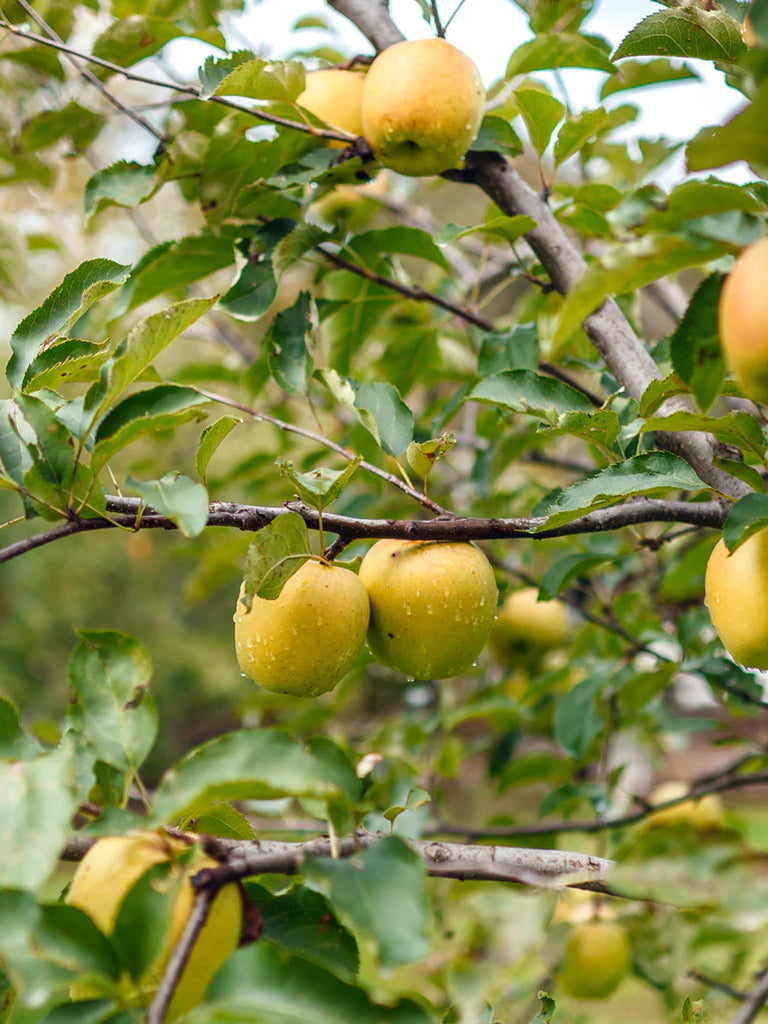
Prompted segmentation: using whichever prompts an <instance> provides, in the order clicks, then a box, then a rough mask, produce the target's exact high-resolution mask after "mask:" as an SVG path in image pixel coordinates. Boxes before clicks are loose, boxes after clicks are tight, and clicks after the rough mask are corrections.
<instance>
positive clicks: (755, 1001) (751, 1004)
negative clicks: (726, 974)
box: [731, 970, 768, 1024]
mask: <svg viewBox="0 0 768 1024" xmlns="http://www.w3.org/2000/svg"><path fill="white" fill-rule="evenodd" d="M767 1000H768V970H765V971H763V973H762V974H761V975H760V979H759V981H758V982H757V984H756V985H755V986H754V987H753V988H751V989H750V990H749V992H747V994H746V996H745V998H744V1002H743V1003H742V1004H741V1006H740V1007H739V1008H738V1010H737V1011H736V1013H734V1015H733V1017H732V1018H731V1024H751V1022H752V1021H753V1020H754V1019H755V1017H757V1015H758V1013H760V1011H761V1010H762V1008H763V1006H765V1003H766V1001H767Z"/></svg>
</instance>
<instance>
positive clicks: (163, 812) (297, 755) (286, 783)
mask: <svg viewBox="0 0 768 1024" xmlns="http://www.w3.org/2000/svg"><path fill="white" fill-rule="evenodd" d="M337 792H338V788H337V785H336V783H335V781H333V780H332V779H331V778H330V777H329V774H328V771H327V769H326V768H325V766H324V765H323V764H322V762H321V761H319V760H318V759H317V758H316V757H313V756H312V755H311V754H309V753H307V751H305V750H304V749H302V747H301V746H300V745H299V744H297V743H294V742H293V741H292V740H290V739H289V738H288V737H287V736H285V735H283V733H280V732H276V731H274V730H271V729H243V730H240V731H238V732H233V733H229V734H227V735H225V736H220V737H218V738H217V739H214V740H210V741H209V742H208V743H204V744H203V745H202V746H201V747H197V748H196V749H194V750H192V751H191V752H190V753H189V754H187V755H186V756H185V757H184V758H183V759H182V760H181V761H180V762H179V763H178V764H177V765H176V766H175V767H173V768H171V769H169V771H167V772H166V773H165V775H164V776H163V778H162V779H161V781H160V785H159V786H158V789H157V793H156V796H155V803H154V807H153V819H152V820H153V821H156V822H157V823H158V824H162V823H163V822H167V823H170V822H176V821H182V822H183V821H186V820H187V819H189V818H193V817H198V816H199V815H200V814H202V813H203V812H205V811H207V810H209V809H210V808H211V807H214V806H215V805H216V804H219V803H221V801H222V800H274V799H277V798H279V797H285V796H292V797H317V798H320V799H325V798H326V797H329V796H333V795H335V794H336V793H337Z"/></svg>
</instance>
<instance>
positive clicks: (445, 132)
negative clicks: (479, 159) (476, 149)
mask: <svg viewBox="0 0 768 1024" xmlns="http://www.w3.org/2000/svg"><path fill="white" fill-rule="evenodd" d="M484 102H485V89H484V88H483V83H482V80H481V78H480V74H479V72H478V70H477V68H476V67H475V65H474V64H473V62H472V61H471V60H470V59H469V57H467V55H466V54H465V53H462V51H461V50H458V49H456V47H455V46H452V45H451V44H450V43H448V42H446V41H445V40H444V39H414V40H406V41H404V42H402V43H395V44H394V45H393V46H390V47H389V48H388V49H386V50H384V51H382V53H380V54H379V56H378V57H376V59H375V60H374V62H373V64H372V65H371V67H370V70H369V71H368V72H367V74H366V73H365V72H362V71H348V70H344V69H341V68H327V69H324V70H320V71H311V72H309V74H308V75H307V79H306V86H305V88H304V92H302V94H301V95H300V96H299V97H298V99H297V103H298V104H299V105H300V106H302V107H304V108H305V109H306V110H308V111H309V112H310V113H312V114H314V115H315V116H316V117H319V118H320V119H321V120H323V121H325V122H326V123H327V124H329V125H332V126H333V127H335V128H340V129H341V130H342V131H345V132H349V133H350V134H351V135H355V136H360V135H362V136H364V137H365V139H366V140H367V141H368V144H369V145H370V147H371V149H372V150H373V154H374V156H375V157H376V159H377V160H378V162H379V163H380V164H382V165H383V166H384V167H390V168H392V170H395V171H398V172H399V173H400V174H407V175H412V176H421V175H427V174H440V173H441V172H442V171H447V170H448V169H449V168H451V167H455V166H456V164H457V163H458V161H459V160H460V159H461V157H462V156H464V154H465V153H466V152H467V150H468V149H469V148H470V146H471V145H472V143H473V142H474V140H475V138H476V136H477V132H478V130H479V128H480V121H481V119H482V116H483V104H484ZM332 145H337V146H339V145H342V144H341V143H332Z"/></svg>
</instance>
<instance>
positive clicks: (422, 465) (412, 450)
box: [405, 434, 456, 480]
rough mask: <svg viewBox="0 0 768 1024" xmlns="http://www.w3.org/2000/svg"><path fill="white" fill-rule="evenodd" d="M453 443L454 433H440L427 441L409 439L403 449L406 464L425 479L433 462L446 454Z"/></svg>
mask: <svg viewBox="0 0 768 1024" xmlns="http://www.w3.org/2000/svg"><path fill="white" fill-rule="evenodd" d="M455 444H456V436H455V435H454V434H441V435H440V436H439V437H432V438H430V439H429V441H421V442H419V441H411V443H410V444H409V445H408V447H407V448H406V450H405V456H406V458H407V459H408V465H409V466H410V467H411V469H412V470H413V471H414V473H416V474H417V475H418V476H420V477H421V478H422V479H423V480H426V479H427V477H428V476H429V474H430V473H431V472H432V470H433V469H434V468H435V463H436V462H438V461H439V460H440V459H441V458H442V457H443V456H444V455H447V454H448V452H449V451H450V450H451V448H453V446H454V445H455Z"/></svg>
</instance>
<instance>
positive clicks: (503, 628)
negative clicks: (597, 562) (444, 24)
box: [488, 587, 569, 666]
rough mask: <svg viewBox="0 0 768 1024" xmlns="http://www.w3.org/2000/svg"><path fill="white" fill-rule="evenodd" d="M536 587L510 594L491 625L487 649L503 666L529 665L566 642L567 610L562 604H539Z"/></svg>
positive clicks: (540, 602) (567, 632)
mask: <svg viewBox="0 0 768 1024" xmlns="http://www.w3.org/2000/svg"><path fill="white" fill-rule="evenodd" d="M538 598H539V591H538V589H537V588H536V587H524V588H523V589H522V590H513V591H512V592H511V593H509V594H508V595H507V596H506V598H505V599H504V602H503V604H502V606H501V608H500V609H499V614H498V616H497V618H496V621H495V622H494V624H493V629H492V630H491V635H490V636H489V638H488V646H489V647H490V649H491V651H492V652H493V654H494V656H495V657H496V659H497V660H498V661H499V662H501V663H502V664H503V665H510V666H515V665H518V664H520V663H521V662H522V663H529V662H531V661H535V660H537V659H538V658H540V657H541V655H542V654H543V653H544V652H545V651H548V650H551V649H553V648H556V647H562V646H563V645H564V644H565V643H566V641H567V640H568V634H569V625H568V611H567V609H566V607H565V605H564V604H563V603H562V601H539V599H538Z"/></svg>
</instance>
